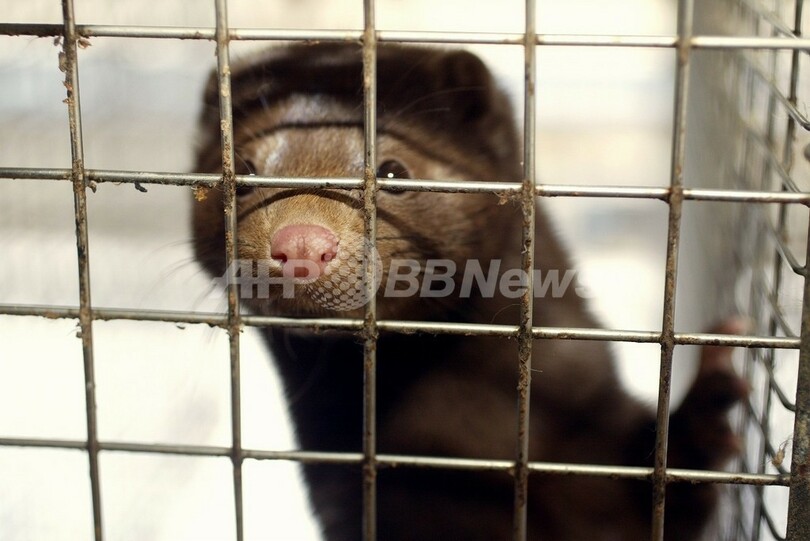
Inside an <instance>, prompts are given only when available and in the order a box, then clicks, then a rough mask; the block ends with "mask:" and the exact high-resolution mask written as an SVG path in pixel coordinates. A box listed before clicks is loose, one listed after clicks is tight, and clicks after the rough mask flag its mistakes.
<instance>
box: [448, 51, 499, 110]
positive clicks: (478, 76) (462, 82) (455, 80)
mask: <svg viewBox="0 0 810 541" xmlns="http://www.w3.org/2000/svg"><path fill="white" fill-rule="evenodd" d="M438 68H439V70H440V73H442V74H443V77H442V80H443V82H444V88H445V89H446V90H453V91H455V92H453V93H452V94H450V95H449V97H450V98H451V102H452V103H453V105H454V106H457V107H460V110H459V112H460V113H461V118H462V120H463V121H465V122H474V121H477V120H480V119H481V118H483V117H485V116H486V115H487V113H489V112H490V111H491V109H492V108H493V100H494V99H495V91H494V81H493V79H492V74H491V73H490V72H489V69H487V67H486V66H485V65H484V63H483V62H482V61H481V59H480V58H478V57H477V56H475V55H474V54H472V53H470V52H468V51H451V52H448V53H446V54H444V55H443V57H442V59H441V61H440V66H439V67H438Z"/></svg>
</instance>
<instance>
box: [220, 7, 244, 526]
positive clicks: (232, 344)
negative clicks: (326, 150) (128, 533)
mask: <svg viewBox="0 0 810 541" xmlns="http://www.w3.org/2000/svg"><path fill="white" fill-rule="evenodd" d="M214 10H215V15H216V35H215V37H216V54H217V85H218V89H219V119H220V123H219V124H220V136H221V138H222V189H223V197H222V199H223V213H224V216H225V263H226V266H227V271H226V272H227V273H228V324H227V330H228V340H229V355H230V363H231V382H230V383H231V385H230V389H231V446H232V447H231V453H230V455H231V462H232V464H233V494H234V507H235V513H236V539H237V541H242V539H244V526H243V520H242V518H243V513H242V508H243V505H242V461H243V455H242V404H241V400H242V398H241V397H242V391H241V378H240V372H241V370H240V361H239V334H240V332H241V329H242V323H241V314H240V311H239V291H238V286H237V283H238V282H237V280H236V265H233V262H234V261H236V260H237V259H238V257H239V256H238V254H237V248H236V247H237V238H236V235H237V214H236V212H237V209H236V171H235V169H234V148H233V104H232V100H231V66H230V50H229V44H230V36H229V29H228V7H227V0H214Z"/></svg>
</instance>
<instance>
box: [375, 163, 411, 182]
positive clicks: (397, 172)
mask: <svg viewBox="0 0 810 541" xmlns="http://www.w3.org/2000/svg"><path fill="white" fill-rule="evenodd" d="M377 178H411V172H410V171H408V168H407V167H405V166H404V165H402V164H401V163H400V162H398V161H396V160H386V161H384V162H382V163H381V164H380V166H379V167H378V168H377Z"/></svg>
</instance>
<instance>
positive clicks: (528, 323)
mask: <svg viewBox="0 0 810 541" xmlns="http://www.w3.org/2000/svg"><path fill="white" fill-rule="evenodd" d="M525 8H526V9H525V19H526V21H525V23H526V28H525V41H524V44H523V51H524V54H523V69H524V73H523V77H524V89H523V107H524V112H523V183H522V184H523V185H522V188H523V189H522V193H521V200H520V203H521V213H522V215H523V228H522V235H523V238H522V243H521V250H522V254H523V255H522V262H521V266H522V269H523V272H524V276H532V270H533V269H534V249H535V242H536V239H535V213H536V210H537V209H536V204H535V191H536V183H537V180H536V172H535V120H536V119H535V115H536V95H535V92H536V87H535V84H536V82H537V60H536V57H537V55H536V50H535V49H536V41H537V40H536V39H535V25H536V22H535V17H536V4H535V1H534V0H526V6H525ZM524 287H525V289H524V291H523V295H521V298H520V323H519V325H518V327H519V329H518V334H517V340H518V384H517V392H518V403H517V456H516V457H515V469H514V476H515V509H514V512H515V514H514V519H513V520H514V528H513V539H514V540H515V541H525V539H526V538H527V535H528V532H527V517H528V493H529V468H528V464H529V430H530V427H531V424H530V414H531V411H530V408H531V389H532V342H533V340H534V336H533V334H532V320H533V317H532V315H533V311H534V284H533V280H532V279H528V280H526V283H525V285H524Z"/></svg>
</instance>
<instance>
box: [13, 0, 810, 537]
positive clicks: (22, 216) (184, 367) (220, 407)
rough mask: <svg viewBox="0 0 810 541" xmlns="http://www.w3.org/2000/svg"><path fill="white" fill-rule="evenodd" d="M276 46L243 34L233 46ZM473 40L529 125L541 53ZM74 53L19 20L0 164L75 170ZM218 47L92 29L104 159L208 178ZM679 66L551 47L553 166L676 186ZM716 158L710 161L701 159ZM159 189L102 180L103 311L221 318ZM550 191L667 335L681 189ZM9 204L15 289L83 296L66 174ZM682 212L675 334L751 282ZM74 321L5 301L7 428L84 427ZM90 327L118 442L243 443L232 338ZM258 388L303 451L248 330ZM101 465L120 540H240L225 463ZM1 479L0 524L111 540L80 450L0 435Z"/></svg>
mask: <svg viewBox="0 0 810 541" xmlns="http://www.w3.org/2000/svg"><path fill="white" fill-rule="evenodd" d="M0 3H2V6H1V9H0V22H14V23H22V22H37V23H41V22H48V23H61V8H60V6H59V3H58V2H54V1H46V0H27V1H25V2H22V1H19V0H0ZM75 3H76V16H77V23H79V24H105V25H149V26H195V27H196V26H202V27H211V26H213V25H214V9H213V2H201V1H200V2H187V1H183V0H163V1H162V2H157V3H156V2H149V1H146V0H127V1H124V2H108V1H106V0H76V2H75ZM538 4H539V5H538V20H537V26H538V32H539V33H551V34H617V35H622V34H628V35H674V34H675V32H676V21H675V3H674V2H671V1H668V0H619V1H613V2H604V1H601V0H568V1H566V2H539V3H538ZM377 17H378V21H377V26H378V28H379V29H388V30H434V31H468V32H475V31H486V32H521V31H522V30H523V27H524V21H523V4H522V2H519V1H515V0H505V1H502V2H497V3H496V2H487V1H484V0H481V1H477V2H471V1H470V0H465V1H462V0H448V1H443V2H434V1H427V0H409V1H407V2H406V1H404V0H379V1H378V2H377ZM229 19H230V24H231V26H234V27H266V28H292V29H308V28H309V29H357V28H361V27H362V3H361V2H359V1H349V0H342V1H324V0H321V1H316V0H286V1H283V0H278V1H276V2H263V3H260V4H257V3H255V2H249V1H248V0H231V1H230V2H229ZM265 46H266V45H263V44H251V43H246V42H236V43H233V44H232V55H233V56H235V57H239V56H244V55H247V54H249V53H250V51H252V50H255V49H256V47H265ZM471 49H474V50H475V51H476V52H477V53H479V54H480V55H481V56H482V57H483V58H484V59H485V60H486V61H487V63H488V64H489V65H490V66H491V68H492V69H493V70H494V71H495V72H496V75H497V77H498V79H499V81H500V83H501V84H502V86H503V88H505V89H506V90H507V91H508V92H509V93H510V95H511V96H512V98H513V102H514V106H515V116H516V121H520V119H521V116H522V108H523V98H522V81H523V73H522V55H523V51H522V48H520V47H513V46H500V47H498V46H476V47H471ZM59 51H60V48H59V47H58V46H56V45H55V44H54V42H53V39H51V38H39V39H37V38H32V37H10V36H0V98H1V99H0V141H2V143H0V167H38V168H70V163H71V160H70V147H69V136H68V133H69V132H68V124H67V110H66V107H65V105H64V104H63V103H62V100H63V99H64V98H65V90H64V87H63V85H62V79H63V75H62V73H61V72H60V71H59V69H58V53H59ZM215 61H216V59H215V56H214V45H213V43H210V42H205V41H193V40H189V41H179V40H151V39H124V38H94V39H91V40H90V42H89V47H87V48H85V49H82V50H80V51H79V73H80V90H81V107H82V118H83V132H84V139H85V140H84V149H85V157H86V167H88V168H91V169H115V170H132V171H157V172H185V171H189V170H190V168H191V166H192V152H193V149H194V146H195V141H196V136H195V121H196V115H197V113H198V108H199V104H200V96H201V92H202V86H203V82H204V80H205V77H206V75H207V74H208V72H209V71H210V70H211V69H212V68H213V67H214V66H215ZM674 71H675V51H674V50H671V49H638V48H596V47H573V48H561V47H543V48H540V49H539V50H538V94H537V95H538V112H537V129H538V132H537V166H538V175H539V179H540V182H546V183H553V184H572V185H579V184H591V185H592V184H599V185H621V186H667V185H668V183H669V176H670V172H669V171H670V154H671V148H670V147H671V130H672V109H673V88H674V83H673V76H674ZM698 161H699V160H693V162H691V164H692V165H693V166H694V167H698ZM714 180H715V179H712V178H704V177H701V176H700V175H695V176H689V175H687V184H689V185H700V186H704V187H706V186H712V185H713V184H712V183H713V182H714ZM690 183H691V184H690ZM147 189H148V191H147V192H146V193H141V192H138V191H136V190H135V189H134V187H133V186H132V185H118V186H116V185H113V184H102V185H100V186H99V187H98V190H97V192H96V193H91V192H88V207H89V208H88V215H89V226H90V262H91V277H92V278H91V282H92V301H93V305H94V306H99V307H109V308H144V309H146V308H148V309H167V310H168V309H170V310H200V311H208V312H223V311H224V310H225V302H224V299H223V298H218V297H216V296H212V295H210V294H209V293H210V290H211V282H210V280H209V279H208V278H207V277H206V276H205V275H204V274H203V273H202V272H201V270H200V268H199V267H198V266H197V265H196V264H195V263H194V261H193V257H192V253H191V247H190V239H191V233H190V229H189V219H190V208H191V194H190V190H188V189H186V188H181V187H170V186H167V187H161V186H148V187H147ZM544 205H545V208H546V209H547V211H548V212H550V213H551V214H552V215H553V217H554V219H555V222H556V223H557V224H558V226H559V229H560V231H561V233H562V235H563V236H564V238H565V239H566V240H567V242H568V244H569V246H570V247H571V250H572V252H573V254H574V257H575V259H576V261H577V265H578V268H579V270H580V272H581V277H582V279H583V281H584V283H585V284H586V285H587V286H588V287H589V288H590V290H591V291H592V293H593V307H594V310H595V311H596V312H597V314H598V315H599V317H600V319H601V321H602V322H603V323H604V326H605V327H607V328H613V329H633V330H658V329H660V325H661V312H662V307H663V283H664V259H665V239H666V222H667V206H666V204H664V203H663V202H660V201H646V200H619V199H616V200H612V199H584V198H556V199H552V200H549V201H545V202H544ZM0 209H2V210H0V304H54V305H65V306H77V305H78V280H77V271H76V269H77V258H76V246H75V235H74V219H73V198H72V187H71V185H70V184H69V183H67V182H56V181H14V180H8V179H3V180H0ZM685 212H686V214H685V218H684V237H683V244H682V256H681V270H682V272H681V275H680V278H679V291H678V295H679V296H678V305H677V306H678V315H677V319H676V322H677V323H676V327H677V330H679V331H703V330H706V329H707V326H708V325H709V323H710V322H712V321H714V320H716V319H717V318H718V317H725V316H726V315H728V314H729V313H730V312H731V311H732V310H733V309H734V306H735V302H734V299H733V298H731V299H730V298H729V295H728V294H725V297H723V296H722V295H718V294H717V292H716V288H717V281H718V278H716V277H717V276H720V278H719V280H720V281H721V282H723V281H725V282H726V288H725V291H731V292H732V293H731V297H734V295H735V293H734V291H735V289H734V279H733V277H731V276H722V273H718V272H717V269H716V268H715V267H716V266H717V265H721V264H722V261H721V260H720V259H717V258H713V256H714V255H717V254H718V250H717V246H716V245H712V244H711V242H708V243H707V242H706V238H705V237H706V236H707V235H706V232H707V230H706V229H705V222H704V221H701V220H702V219H701V218H699V217H696V218H695V219H694V220H693V219H691V218H689V216H690V214H689V213H691V212H692V210H690V209H687V210H686V211H685ZM697 214H699V213H697ZM805 223H806V220H805ZM733 235H734V233H732V238H733ZM715 238H716V239H720V242H721V243H722V242H723V241H724V238H723V237H722V236H721V235H718V234H715ZM725 240H726V241H727V240H728V237H726V238H725ZM800 240H801V239H800ZM799 244H801V242H799ZM712 265H714V267H713V266H712ZM790 287H792V286H790ZM784 302H785V304H786V305H788V306H792V307H793V309H794V311H796V310H800V306H801V284H799V285H798V286H796V287H794V289H793V290H790V288H789V287H788V288H787V289H786V290H785V299H784ZM76 332H77V323H76V322H75V321H73V320H47V319H43V318H30V317H10V316H0V411H2V412H3V413H2V415H0V436H2V437H31V438H64V439H74V440H82V439H84V438H85V437H86V428H85V416H84V415H85V414H84V391H83V385H84V384H83V371H82V355H81V342H80V340H79V339H77V337H76ZM94 341H95V358H96V378H97V402H98V426H99V438H100V439H101V440H115V441H133V442H145V443H152V442H159V443H179V444H199V445H218V446H229V445H230V412H229V362H228V353H227V352H228V341H227V335H226V333H225V332H224V331H223V330H222V329H212V328H209V327H208V326H201V325H197V326H195V325H190V326H179V325H174V324H167V323H147V322H131V321H126V322H123V321H119V322H95V323H94ZM614 348H615V351H616V353H617V356H618V357H619V359H620V364H621V369H622V376H623V379H624V382H625V384H626V385H627V387H628V389H629V390H630V391H631V392H633V393H636V394H637V395H639V396H641V397H643V398H644V399H645V400H647V401H649V402H650V404H653V403H654V400H655V397H656V389H657V378H658V360H659V355H660V350H659V347H658V346H656V345H640V344H616V345H614ZM677 352H678V357H677V360H676V375H675V379H676V382H675V387H674V392H675V402H677V400H679V398H680V397H681V396H682V394H683V389H684V387H685V385H686V384H688V382H689V380H690V378H691V377H692V373H693V368H694V363H693V360H694V356H695V354H696V351H695V350H694V348H687V347H680V348H677ZM794 370H795V366H794ZM794 385H795V383H794ZM242 392H243V402H242V403H243V409H242V419H243V446H244V447H245V448H249V449H272V450H288V449H293V448H295V447H296V443H295V440H294V437H293V435H292V432H291V428H290V425H289V421H288V419H287V413H286V409H285V405H284V402H283V399H282V397H281V392H280V388H279V385H278V381H277V379H276V374H275V372H274V371H273V367H272V363H271V361H270V359H269V355H268V353H267V352H266V351H265V350H264V347H263V344H261V342H260V341H259V339H258V335H257V334H256V333H255V332H254V331H252V330H251V329H246V330H245V332H244V333H243V335H242ZM781 429H782V432H780V433H779V437H781V436H784V437H789V436H790V434H791V433H792V424H791V423H789V422H786V423H783V426H782V427H781ZM774 437H777V436H774ZM100 468H101V482H102V486H101V490H102V495H103V509H104V521H105V533H106V535H107V537H108V538H109V539H113V540H130V539H132V540H141V539H153V540H164V539H165V540H181V539H231V538H233V532H234V526H233V522H234V517H233V504H232V488H231V486H232V479H231V466H230V461H229V460H228V459H226V458H221V459H220V458H187V457H168V456H159V455H148V454H145V455H142V454H128V453H111V452H107V453H104V452H102V453H101V456H100ZM244 482H245V515H244V520H245V533H246V537H247V538H248V539H301V540H313V539H317V538H318V533H317V528H316V526H315V525H314V522H313V521H312V518H311V515H310V511H309V508H308V506H307V503H306V498H305V496H304V493H303V492H302V489H301V485H300V480H299V475H298V470H297V467H296V466H295V465H294V464H290V463H285V462H278V461H261V462H259V461H252V460H247V461H246V462H245V466H244ZM0 487H2V489H0V525H2V526H1V527H2V530H0V539H2V540H30V539H37V540H38V539H90V538H91V537H92V512H91V505H90V491H89V485H88V482H87V460H86V456H85V454H84V453H82V452H79V451H68V450H48V449H30V448H12V447H0ZM783 492H785V491H783Z"/></svg>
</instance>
